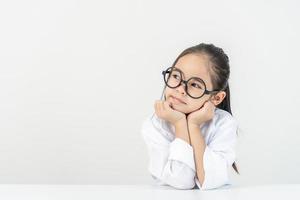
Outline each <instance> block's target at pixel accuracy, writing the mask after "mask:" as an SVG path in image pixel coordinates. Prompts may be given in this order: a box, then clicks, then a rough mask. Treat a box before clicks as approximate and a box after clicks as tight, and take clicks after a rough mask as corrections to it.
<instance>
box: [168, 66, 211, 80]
mask: <svg viewBox="0 0 300 200" xmlns="http://www.w3.org/2000/svg"><path fill="white" fill-rule="evenodd" d="M174 69H177V70H178V71H180V73H182V75H183V77H184V78H185V75H184V72H183V71H182V70H181V69H179V68H177V67H174ZM190 78H199V79H201V80H202V81H203V82H204V83H205V81H204V79H203V78H200V77H198V76H192V77H190ZM205 84H206V83H205Z"/></svg>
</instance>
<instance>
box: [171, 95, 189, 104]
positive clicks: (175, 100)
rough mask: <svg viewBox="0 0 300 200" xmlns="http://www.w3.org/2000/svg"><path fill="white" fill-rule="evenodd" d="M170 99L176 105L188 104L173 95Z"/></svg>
mask: <svg viewBox="0 0 300 200" xmlns="http://www.w3.org/2000/svg"><path fill="white" fill-rule="evenodd" d="M170 98H171V100H172V102H173V103H175V104H186V103H185V102H184V101H183V100H181V99H179V98H177V97H174V96H172V95H171V96H170Z"/></svg>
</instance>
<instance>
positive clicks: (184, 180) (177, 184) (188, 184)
mask: <svg viewBox="0 0 300 200" xmlns="http://www.w3.org/2000/svg"><path fill="white" fill-rule="evenodd" d="M164 181H165V182H166V183H167V184H168V185H170V186H172V187H173V188H176V189H180V190H191V189H193V188H194V187H195V185H196V182H195V176H194V175H193V174H176V175H175V174H173V175H171V176H168V177H164Z"/></svg>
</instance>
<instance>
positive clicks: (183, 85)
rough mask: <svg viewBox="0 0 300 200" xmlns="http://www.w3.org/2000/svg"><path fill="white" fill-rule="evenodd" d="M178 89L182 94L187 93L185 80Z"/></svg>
mask: <svg viewBox="0 0 300 200" xmlns="http://www.w3.org/2000/svg"><path fill="white" fill-rule="evenodd" d="M176 91H177V92H179V93H180V94H183V95H186V91H185V84H184V82H181V83H180V85H179V86H178V87H177V88H176Z"/></svg>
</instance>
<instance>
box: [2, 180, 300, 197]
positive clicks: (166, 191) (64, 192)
mask: <svg viewBox="0 0 300 200" xmlns="http://www.w3.org/2000/svg"><path fill="white" fill-rule="evenodd" d="M0 199H1V200H2V199H3V200H17V199H18V200H27V199H30V200H33V199H34V200H35V199H38V200H43V199H56V200H60V199H61V200H66V199H72V200H77V199H84V200H89V199H97V200H99V199H103V200H104V199H105V200H107V199H133V200H134V199H137V200H141V199H149V200H150V199H151V200H153V199H164V200H166V199H170V200H176V199H185V200H188V199H197V200H199V199H201V200H202V199H214V200H216V199H222V200H227V199H228V200H234V199H241V200H247V199H249V200H250V199H251V200H253V199H255V200H256V199H264V200H265V199H272V200H274V199H278V200H282V199H289V200H291V199H297V200H299V199H300V184H299V185H260V186H243V187H241V186H240V187H236V186H235V187H229V188H222V189H216V190H203V191H201V190H197V189H194V190H176V189H173V188H171V187H168V186H153V185H22V184H2V185H1V184H0Z"/></svg>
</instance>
